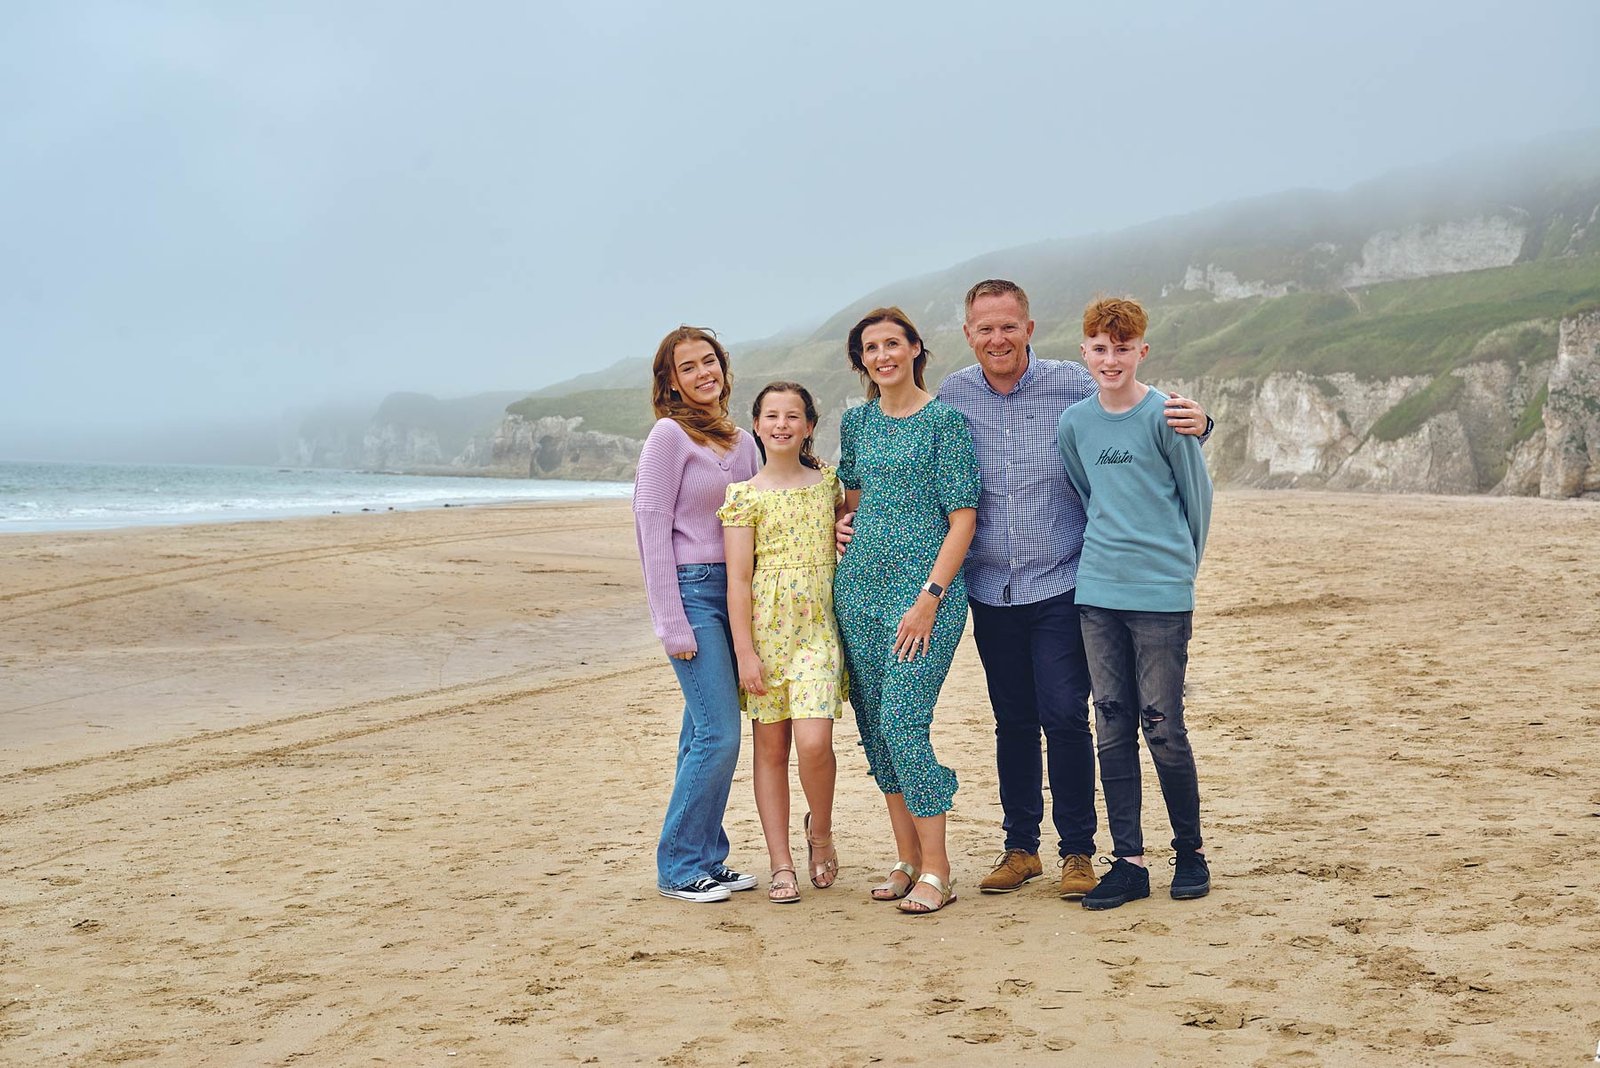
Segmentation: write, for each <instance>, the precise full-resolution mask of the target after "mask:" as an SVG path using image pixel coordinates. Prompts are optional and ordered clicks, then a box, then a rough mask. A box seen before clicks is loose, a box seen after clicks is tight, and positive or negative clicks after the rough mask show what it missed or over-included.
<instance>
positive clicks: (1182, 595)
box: [1056, 388, 1211, 612]
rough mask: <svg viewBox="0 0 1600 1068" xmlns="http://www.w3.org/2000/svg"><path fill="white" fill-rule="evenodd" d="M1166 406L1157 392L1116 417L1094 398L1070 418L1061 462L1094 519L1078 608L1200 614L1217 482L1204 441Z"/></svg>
mask: <svg viewBox="0 0 1600 1068" xmlns="http://www.w3.org/2000/svg"><path fill="white" fill-rule="evenodd" d="M1166 400H1167V397H1166V394H1164V393H1162V392H1161V391H1160V390H1158V389H1153V388H1152V389H1151V390H1150V391H1149V392H1148V393H1146V394H1145V396H1144V399H1143V400H1141V401H1140V402H1139V403H1138V404H1136V405H1134V406H1133V407H1132V408H1130V409H1129V410H1128V411H1126V412H1121V413H1118V414H1115V415H1113V414H1112V413H1110V412H1108V411H1106V410H1105V409H1104V408H1102V407H1101V406H1100V399H1099V397H1098V396H1091V397H1087V398H1085V399H1084V400H1081V401H1079V402H1078V403H1077V404H1074V405H1073V406H1072V407H1070V408H1068V409H1067V410H1066V411H1064V412H1062V413H1061V422H1060V423H1059V424H1058V426H1057V428H1056V443H1057V445H1058V446H1059V447H1060V449H1061V462H1062V463H1064V464H1066V467H1067V478H1068V479H1070V480H1071V482H1072V485H1073V488H1074V489H1076V490H1077V491H1078V496H1080V497H1082V498H1083V504H1084V508H1085V510H1086V511H1087V512H1088V515H1089V528H1088V530H1087V531H1086V532H1085V534H1084V537H1083V556H1082V557H1081V558H1080V560H1079V562H1078V594H1077V602H1078V603H1079V604H1088V605H1095V606H1097V607H1100V608H1123V609H1131V610H1135V611H1141V612H1192V611H1194V575H1195V571H1196V569H1198V568H1199V566H1200V557H1201V556H1202V555H1203V554H1204V553H1205V548H1206V528H1207V527H1208V526H1210V523H1211V476H1210V475H1209V474H1208V473H1207V472H1206V461H1205V458H1204V457H1203V456H1201V454H1200V440H1199V439H1198V438H1194V437H1189V436H1187V435H1184V434H1179V433H1178V432H1177V431H1175V430H1173V429H1172V428H1171V427H1169V426H1168V425H1167V420H1166V416H1165V414H1164V413H1163V410H1162V406H1163V405H1164V404H1165V403H1166Z"/></svg>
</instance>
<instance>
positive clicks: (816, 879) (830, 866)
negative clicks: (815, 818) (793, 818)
mask: <svg viewBox="0 0 1600 1068" xmlns="http://www.w3.org/2000/svg"><path fill="white" fill-rule="evenodd" d="M803 823H804V826H805V829H806V867H808V868H810V869H811V885H812V886H814V887H816V888H817V889H818V890H826V889H827V888H828V887H830V886H832V885H833V881H834V880H835V879H837V878H838V877H839V851H838V850H837V849H833V836H832V835H829V836H828V837H827V838H826V839H822V838H812V837H811V813H809V812H807V813H806V818H805V820H804V821H803ZM818 849H833V856H831V857H829V858H828V859H827V860H825V861H823V862H822V863H821V864H818V863H817V860H816V856H815V851H816V850H818ZM824 877H826V881H824Z"/></svg>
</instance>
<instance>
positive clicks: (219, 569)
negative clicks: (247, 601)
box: [0, 523, 614, 623]
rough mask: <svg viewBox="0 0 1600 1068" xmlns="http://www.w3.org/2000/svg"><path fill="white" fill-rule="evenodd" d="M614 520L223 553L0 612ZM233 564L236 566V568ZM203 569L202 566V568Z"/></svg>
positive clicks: (4, 619) (5, 619)
mask: <svg viewBox="0 0 1600 1068" xmlns="http://www.w3.org/2000/svg"><path fill="white" fill-rule="evenodd" d="M613 527H614V524H607V523H578V524H573V525H570V526H561V527H549V526H544V527H524V528H519V529H516V530H497V531H492V532H489V533H484V534H453V535H449V536H446V537H419V538H396V539H394V540H391V541H382V542H377V543H375V544H373V543H367V544H362V543H354V544H346V545H319V546H313V547H310V548H303V549H282V550H278V551H275V552H269V553H257V554H254V555H250V556H237V557H226V558H223V559H220V560H203V561H196V562H194V563H189V564H177V565H174V566H172V567H164V568H156V569H154V570H150V571H142V572H140V573H138V574H135V575H108V576H104V577H102V578H95V579H84V580H83V581H81V582H70V583H66V584H64V585H60V586H46V587H41V588H39V589H34V590H15V591H12V592H10V593H6V594H0V603H4V602H9V601H14V600H17V599H18V598H23V597H44V596H48V595H50V594H53V593H68V592H71V591H73V590H84V589H89V588H92V587H96V586H105V585H107V584H110V583H119V582H122V583H139V582H143V583H144V584H143V585H133V586H130V587H129V588H127V589H120V590H109V591H106V592H102V593H94V594H91V595H88V596H83V597H78V598H77V599H75V600H67V601H61V602H57V603H54V604H42V605H38V606H36V607H33V608H24V609H23V610H21V611H20V612H13V613H12V614H10V615H7V616H0V623H9V622H12V621H14V620H18V619H26V618H27V617H29V616H36V615H39V614H41V613H44V612H63V611H66V610H67V609H69V608H78V607H81V606H83V605H86V604H94V603H96V602H98V601H105V600H110V599H113V598H117V597H131V596H134V595H136V594H140V593H152V592H154V591H156V590H164V589H170V588H172V587H175V586H182V585H186V584H188V583H191V582H202V581H205V580H207V579H214V578H222V577H225V576H228V575H241V574H247V573H249V572H254V571H265V570H267V569H268V568H273V567H283V566H286V565H289V564H298V563H312V562H315V561H318V560H334V559H338V558H339V557H342V556H365V555H371V554H372V553H381V552H388V551H391V550H397V549H418V548H427V547H429V546H434V545H450V544H455V543H466V542H474V541H492V540H495V539H498V538H517V537H526V536H529V535H535V536H537V535H542V534H562V533H571V532H573V531H585V530H610V529H612V528H613ZM236 565H237V566H236ZM202 569H204V570H202ZM195 571H198V572H199V573H198V574H179V572H195ZM158 576H170V577H167V578H164V579H160V580H158V581H148V580H150V579H155V578H157V577H158Z"/></svg>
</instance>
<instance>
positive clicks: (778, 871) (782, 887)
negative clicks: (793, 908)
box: [767, 868, 800, 905]
mask: <svg viewBox="0 0 1600 1068" xmlns="http://www.w3.org/2000/svg"><path fill="white" fill-rule="evenodd" d="M784 872H788V873H789V878H787V879H785V880H783V881H782V882H779V881H778V876H780V875H782V874H783V873H784ZM780 895H781V896H780ZM767 900H768V901H770V902H772V903H773V904H774V905H793V904H794V903H795V902H797V901H799V900H800V877H799V876H798V875H797V874H795V870H794V869H793V868H774V869H773V870H772V885H771V886H769V887H767Z"/></svg>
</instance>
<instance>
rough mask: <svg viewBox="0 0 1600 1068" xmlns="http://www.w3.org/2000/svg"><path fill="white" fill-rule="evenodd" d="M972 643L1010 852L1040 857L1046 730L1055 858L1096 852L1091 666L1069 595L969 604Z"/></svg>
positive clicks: (1007, 845) (1069, 593)
mask: <svg viewBox="0 0 1600 1068" xmlns="http://www.w3.org/2000/svg"><path fill="white" fill-rule="evenodd" d="M970 603H971V606H972V637H973V640H974V641H975V642H976V643H977V646H978V656H979V657H980V658H981V659H982V660H983V673H984V675H985V676H986V677H987V679H988V683H989V703H990V705H992V706H993V707H994V756H995V767H996V770H997V771H998V772H999V778H1000V808H1001V810H1002V811H1003V812H1004V813H1005V822H1004V823H1003V824H1002V826H1003V827H1004V829H1005V832H1006V845H1005V847H1006V848H1007V849H1022V850H1026V851H1027V852H1029V853H1037V852H1038V851H1039V825H1040V823H1041V822H1042V821H1043V819H1044V791H1043V787H1042V784H1041V779H1042V778H1043V777H1044V771H1045V770H1046V766H1045V762H1043V761H1041V759H1040V756H1039V734H1040V731H1041V730H1042V731H1043V732H1044V740H1045V747H1046V750H1047V752H1048V765H1047V767H1048V772H1049V779H1050V818H1051V820H1052V821H1053V822H1054V824H1055V829H1056V834H1057V835H1059V836H1060V840H1059V843H1058V845H1059V849H1060V855H1061V856H1066V855H1067V854H1069V853H1084V854H1088V855H1091V856H1092V855H1093V854H1094V828H1095V812H1094V738H1093V737H1092V736H1091V735H1090V734H1089V668H1088V664H1087V663H1086V661H1085V659H1084V653H1083V639H1082V637H1081V636H1080V634H1079V630H1078V606H1077V605H1076V604H1075V603H1074V602H1073V591H1071V590H1068V591H1067V592H1066V593H1063V594H1061V595H1060V596H1057V597H1051V598H1050V599H1048V600H1045V601H1039V602H1036V603H1034V604H1018V605H1004V606H999V605H988V604H979V603H978V602H977V601H972V602H970Z"/></svg>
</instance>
